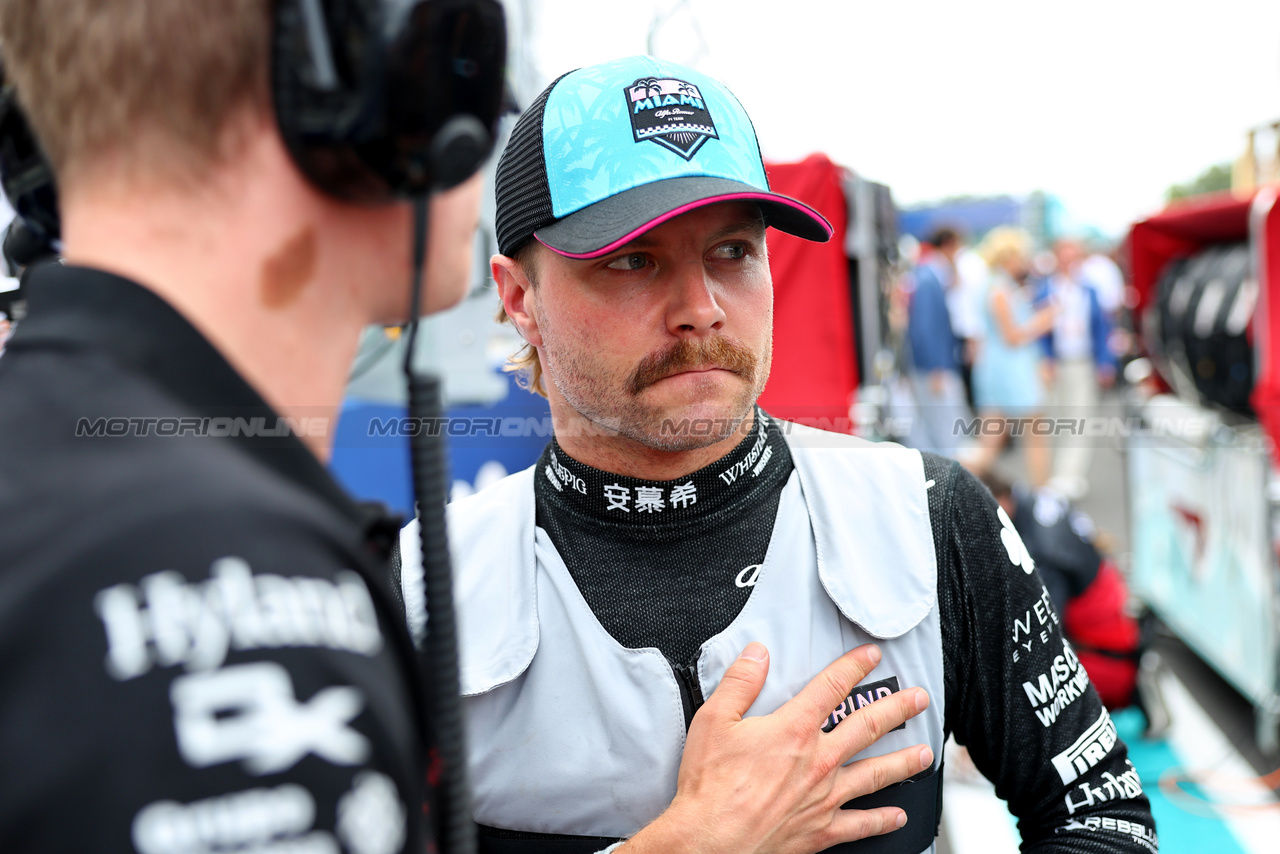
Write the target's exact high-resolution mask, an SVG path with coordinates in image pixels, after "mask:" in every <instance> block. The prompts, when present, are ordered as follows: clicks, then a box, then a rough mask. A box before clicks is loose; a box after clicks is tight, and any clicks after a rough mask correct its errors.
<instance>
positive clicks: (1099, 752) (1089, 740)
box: [1053, 709, 1116, 784]
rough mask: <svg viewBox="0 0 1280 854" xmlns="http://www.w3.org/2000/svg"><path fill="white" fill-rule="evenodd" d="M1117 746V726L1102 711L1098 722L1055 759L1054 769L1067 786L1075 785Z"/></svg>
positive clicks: (1104, 710) (1105, 712) (1105, 711)
mask: <svg viewBox="0 0 1280 854" xmlns="http://www.w3.org/2000/svg"><path fill="white" fill-rule="evenodd" d="M1115 746H1116V725H1115V724H1114V723H1112V722H1111V715H1109V714H1107V710H1106V709H1103V710H1102V715H1101V716H1099V718H1098V720H1097V721H1096V722H1095V723H1094V724H1093V726H1091V727H1089V728H1088V729H1087V730H1085V731H1084V734H1082V735H1081V736H1080V737H1079V738H1077V739H1076V740H1075V743H1074V744H1072V745H1071V746H1070V747H1068V748H1067V749H1066V750H1064V751H1062V752H1061V753H1059V754H1058V755H1057V756H1055V757H1053V767H1054V768H1055V769H1056V770H1057V772H1058V776H1059V777H1061V778H1062V782H1063V783H1066V784H1070V783H1074V782H1075V781H1076V780H1078V779H1079V778H1080V776H1081V775H1082V774H1085V773H1087V772H1088V771H1089V769H1091V768H1093V767H1094V766H1095V765H1097V764H1098V763H1099V762H1101V761H1102V760H1103V759H1105V758H1106V756H1107V754H1108V753H1110V752H1111V748H1113V747H1115Z"/></svg>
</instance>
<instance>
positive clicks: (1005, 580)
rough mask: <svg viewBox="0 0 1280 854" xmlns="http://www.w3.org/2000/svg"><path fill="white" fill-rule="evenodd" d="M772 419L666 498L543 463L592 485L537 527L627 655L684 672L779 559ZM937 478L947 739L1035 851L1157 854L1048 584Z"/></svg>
mask: <svg viewBox="0 0 1280 854" xmlns="http://www.w3.org/2000/svg"><path fill="white" fill-rule="evenodd" d="M763 420H764V419H757V426H756V427H755V428H753V429H752V431H751V433H750V435H748V436H747V437H746V438H745V439H743V441H742V442H740V443H739V445H738V447H737V448H735V450H734V451H732V452H730V454H728V455H727V456H726V457H724V458H723V459H721V460H719V461H717V462H716V463H714V464H713V465H711V466H708V467H707V468H705V469H703V470H700V471H698V472H695V473H693V474H692V475H689V476H686V477H682V478H679V479H678V480H675V481H670V482H665V483H658V482H649V481H643V480H638V479H635V478H626V477H620V476H617V475H614V474H608V473H605V472H601V471H599V470H597V469H593V468H591V467H589V466H585V465H583V464H581V463H579V462H577V461H576V460H573V459H572V458H570V457H569V456H568V455H567V454H566V453H565V452H564V450H563V449H561V448H560V447H559V445H558V443H556V442H555V441H554V440H553V441H552V443H551V444H550V445H549V446H548V447H547V449H546V450H545V451H544V453H543V457H542V459H541V460H540V461H539V464H538V470H539V471H542V469H543V468H545V467H546V466H547V465H553V466H557V467H558V468H557V470H558V471H563V472H565V474H564V476H565V477H568V478H581V479H582V480H583V481H585V484H586V489H585V490H582V491H579V490H574V489H565V490H562V491H557V490H555V489H553V488H551V486H550V485H549V482H548V481H547V479H546V478H543V477H537V478H535V479H534V483H535V487H534V489H535V493H536V497H537V522H538V525H539V527H541V528H543V529H545V530H546V532H547V533H548V535H549V536H550V538H551V540H552V542H553V543H554V544H555V546H556V548H557V550H558V551H559V552H560V554H561V556H562V557H563V558H564V560H565V563H566V565H567V566H568V568H569V571H570V573H571V574H572V575H573V577H574V580H575V581H576V582H577V584H578V587H579V589H580V590H581V591H582V593H583V597H584V598H585V599H586V601H587V603H588V604H589V605H590V606H591V608H592V610H593V612H595V614H596V616H597V618H598V619H599V620H600V622H601V624H602V625H603V626H604V627H605V628H606V629H607V630H608V631H609V632H610V634H612V635H613V636H614V637H615V638H617V639H618V641H619V642H620V643H622V644H623V645H625V646H629V647H649V646H652V647H657V648H658V649H661V650H662V651H663V652H665V653H666V654H667V656H668V658H670V659H671V660H672V662H673V664H674V665H676V666H677V668H678V667H679V666H681V665H685V666H687V665H688V664H690V663H691V662H692V661H694V660H695V659H696V656H697V654H698V650H699V647H700V646H701V644H702V643H703V641H705V640H706V639H708V638H709V637H711V636H713V635H715V634H716V633H718V632H719V631H721V630H723V629H724V628H725V627H726V626H728V624H729V623H730V622H732V620H733V618H734V617H735V616H736V615H737V613H738V611H739V610H741V608H742V606H743V605H744V604H745V603H746V600H747V598H748V597H749V596H750V594H751V590H752V587H751V586H750V584H749V583H743V582H746V581H749V580H750V570H751V568H752V567H753V566H754V565H756V564H759V563H760V562H762V561H763V559H764V555H765V552H766V550H767V548H768V544H769V537H770V534H771V532H772V529H773V524H774V518H775V517H776V514H777V510H778V504H779V497H780V495H781V490H782V487H783V486H784V485H785V484H786V482H787V480H788V478H789V476H790V474H791V472H792V469H793V465H792V462H791V457H790V453H789V451H788V449H787V445H786V443H785V441H784V440H783V438H782V434H781V429H782V426H783V425H780V423H779V422H777V421H773V420H772V419H769V420H770V424H769V427H768V429H767V430H766V435H765V436H764V438H763V440H762V439H761V436H760V434H759V425H760V424H761V423H762V421H763ZM759 441H765V442H767V446H768V450H769V454H768V462H767V464H766V465H764V466H761V467H759V468H758V470H757V468H755V467H752V466H745V465H742V464H740V462H742V461H746V462H751V463H755V462H756V460H757V459H758V458H759V457H760V456H761V454H760V453H759V452H758V449H757V448H756V447H755V446H756V444H757V442H759ZM753 452H754V453H753ZM924 469H925V477H926V479H927V480H929V481H932V485H931V486H930V488H929V490H928V496H929V512H930V517H931V523H932V528H933V539H934V548H935V551H936V553H937V559H938V607H939V612H940V616H941V625H942V655H943V659H944V665H943V666H944V678H945V684H946V713H945V721H944V729H945V731H946V732H947V733H949V734H952V735H954V736H955V738H956V741H958V742H959V743H960V744H963V745H965V746H967V747H968V749H969V752H970V755H971V756H972V757H973V761H974V763H975V764H976V765H977V767H978V768H979V770H981V771H982V773H983V774H984V775H986V776H987V777H988V779H990V780H991V781H992V782H993V783H994V784H995V787H996V794H998V795H999V796H1000V797H1001V798H1003V799H1004V800H1005V801H1007V802H1008V804H1009V809H1010V810H1011V812H1012V813H1013V814H1014V815H1015V816H1017V817H1018V819H1019V829H1020V831H1021V833H1022V838H1023V850H1025V851H1035V852H1044V853H1045V854H1047V852H1096V854H1101V852H1120V851H1124V852H1149V851H1153V850H1155V849H1156V847H1157V843H1156V836H1155V830H1154V823H1153V821H1152V818H1151V812H1150V807H1149V804H1148V802H1147V799H1146V797H1145V796H1144V795H1143V794H1142V790H1141V786H1140V784H1139V782H1138V778H1137V773H1136V772H1135V771H1134V769H1133V766H1132V764H1131V763H1130V762H1129V761H1128V759H1127V758H1126V755H1127V751H1126V749H1125V746H1124V744H1123V743H1121V742H1118V741H1114V742H1113V738H1114V729H1113V728H1110V727H1109V721H1107V722H1104V723H1100V720H1101V719H1103V709H1102V705H1101V703H1100V702H1099V701H1098V698H1097V695H1096V694H1095V692H1094V691H1093V689H1092V688H1091V687H1090V686H1089V685H1088V683H1087V677H1083V676H1080V675H1078V674H1080V673H1083V670H1082V669H1080V670H1078V671H1077V670H1076V669H1075V668H1074V667H1073V666H1072V664H1073V662H1072V661H1071V660H1070V658H1072V656H1071V653H1069V652H1067V651H1066V649H1065V648H1064V639H1063V634H1062V627H1061V624H1060V621H1059V617H1058V615H1057V613H1056V612H1055V611H1054V609H1053V606H1052V603H1051V601H1050V599H1049V595H1048V593H1047V592H1046V590H1045V587H1044V585H1043V584H1042V583H1041V580H1040V577H1039V575H1038V574H1037V573H1035V572H1027V571H1024V569H1023V567H1024V566H1029V564H1030V561H1029V560H1027V561H1025V562H1023V556H1022V555H1021V554H1020V553H1019V551H1018V548H1020V541H1018V540H1017V539H1016V535H1014V533H1013V529H1012V526H1011V525H1005V524H1004V523H1003V522H1002V520H1001V519H1000V517H999V515H998V514H997V504H996V502H995V500H994V499H993V498H992V497H991V494H990V493H989V492H988V491H987V490H986V488H985V487H984V486H982V484H981V483H980V482H978V480H977V479H976V478H974V477H973V476H972V475H970V474H969V473H968V472H966V471H965V470H964V469H963V468H961V467H960V466H959V465H958V464H957V463H954V462H952V461H951V460H948V459H945V458H943V457H939V456H935V455H932V454H925V455H924ZM739 470H741V471H743V472H744V473H743V475H742V477H740V478H733V480H732V482H726V478H724V477H722V476H720V475H721V473H724V472H732V471H739ZM753 472H754V474H753ZM684 484H691V485H692V486H693V489H692V490H689V489H687V488H686V490H685V493H686V494H692V495H696V501H693V502H686V503H684V504H683V505H682V506H672V502H671V496H672V495H673V492H672V490H673V488H674V487H676V486H680V485H684ZM614 485H616V486H618V487H621V489H619V490H617V494H618V495H619V496H622V495H623V494H624V493H625V494H626V495H628V496H630V499H629V500H630V501H631V509H632V511H635V510H636V509H637V508H636V504H637V503H638V502H639V498H640V496H643V495H646V494H649V495H653V496H658V495H661V496H664V497H665V498H664V506H663V507H661V508H657V507H651V508H650V510H651V511H653V510H658V511H660V512H647V513H641V512H630V513H626V514H622V513H619V512H616V511H612V510H610V509H609V507H608V505H607V504H605V503H604V502H601V501H600V500H598V499H596V498H594V496H600V495H607V494H608V493H607V492H606V491H605V490H606V488H607V487H611V486H614ZM646 489H648V490H650V491H649V492H648V493H646V492H644V490H646ZM587 496H593V498H590V499H589V498H587ZM850 524H855V525H857V524H875V522H874V520H850ZM1015 559H1016V560H1015ZM1073 748H1074V749H1073ZM1104 749H1105V752H1102V751H1103V750H1104ZM1055 759H1056V760H1057V763H1056V764H1055ZM1059 768H1061V769H1062V770H1059ZM1080 769H1084V770H1083V772H1082V771H1081V770H1080Z"/></svg>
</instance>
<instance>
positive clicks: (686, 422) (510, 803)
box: [402, 57, 1155, 854]
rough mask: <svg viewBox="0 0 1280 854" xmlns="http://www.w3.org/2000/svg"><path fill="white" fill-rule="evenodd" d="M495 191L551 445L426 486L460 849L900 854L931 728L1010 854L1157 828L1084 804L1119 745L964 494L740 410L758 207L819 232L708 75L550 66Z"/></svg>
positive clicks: (843, 444)
mask: <svg viewBox="0 0 1280 854" xmlns="http://www.w3.org/2000/svg"><path fill="white" fill-rule="evenodd" d="M496 192H497V221H496V222H497V237H498V248H499V253H500V254H498V255H496V256H494V258H493V261H492V270H493V275H494V279H495V281H496V283H497V287H498V292H499V294H500V296H501V299H502V314H503V317H504V318H505V319H506V320H508V321H510V322H511V323H513V324H514V325H515V327H516V328H517V329H518V330H519V332H520V334H521V335H522V336H523V338H524V340H525V341H526V342H527V344H528V346H527V348H525V350H524V351H522V353H521V354H519V355H518V357H517V358H516V359H515V362H516V364H517V365H518V366H519V367H520V368H521V369H523V370H524V371H525V372H526V377H527V380H528V382H529V384H530V386H531V388H532V389H534V390H535V391H537V392H539V393H542V394H545V395H546V396H547V397H548V399H549V400H550V403H551V413H552V418H553V421H554V426H555V436H554V438H553V439H552V441H551V442H550V443H549V444H548V446H547V448H546V450H545V451H544V453H543V455H542V458H541V459H540V460H539V461H538V463H537V464H536V465H535V466H534V467H533V468H531V469H528V470H526V471H524V472H520V473H518V474H515V475H512V476H511V477H509V478H506V479H505V480H503V481H501V482H499V483H497V484H495V485H493V486H491V487H489V488H487V489H485V490H483V491H481V492H480V493H477V494H476V495H474V496H472V497H471V498H468V499H466V500H463V501H460V502H457V503H455V504H454V505H453V507H452V508H451V515H450V523H451V525H452V528H451V538H452V539H453V541H454V542H455V544H457V545H455V555H456V557H455V566H456V568H457V582H456V583H457V588H458V589H457V595H458V603H459V614H458V617H459V643H460V660H461V671H462V690H463V693H464V694H465V695H466V696H467V698H468V699H467V701H466V703H467V713H468V721H469V731H470V748H469V749H470V755H471V761H470V764H471V772H472V780H473V781H474V790H475V791H474V795H475V815H476V819H477V821H478V823H479V824H480V825H481V834H480V835H481V850H482V851H488V852H556V854H559V852H565V854H569V852H595V851H602V850H615V849H616V850H620V851H623V852H628V854H644V852H735V854H736V852H746V851H750V852H814V851H821V850H828V849H833V848H834V850H839V851H850V852H853V851H857V852H909V854H916V852H920V851H925V850H930V849H931V848H932V846H933V843H934V836H935V833H936V828H937V825H938V817H939V803H940V794H941V777H942V775H941V774H940V773H939V771H940V768H941V763H940V761H939V760H940V757H941V753H942V747H943V744H944V741H945V737H946V733H947V732H954V733H955V734H956V736H957V738H958V739H959V740H960V741H962V742H964V743H967V744H969V745H970V747H971V750H972V754H973V756H974V759H975V761H976V762H977V764H978V766H979V767H980V768H981V769H982V770H983V771H984V772H986V773H987V774H988V775H989V776H991V777H992V778H993V779H994V780H996V781H997V783H998V791H1000V792H1001V793H1002V794H1004V795H1005V796H1007V797H1008V798H1009V800H1010V806H1011V808H1012V809H1013V811H1014V813H1015V814H1017V815H1019V816H1020V817H1022V818H1023V819H1024V838H1025V839H1026V840H1027V841H1028V842H1029V843H1031V846H1030V848H1029V849H1028V850H1037V851H1050V850H1066V849H1065V847H1070V850H1072V851H1144V850H1149V849H1151V848H1153V847H1154V845H1155V835H1154V830H1153V829H1152V828H1153V825H1152V822H1151V818H1150V813H1149V810H1148V807H1147V803H1146V800H1145V798H1143V797H1142V794H1141V789H1140V787H1137V784H1136V782H1135V783H1133V785H1132V786H1130V787H1129V788H1128V789H1123V790H1121V789H1114V790H1109V791H1110V792H1111V793H1110V794H1107V793H1106V792H1103V793H1102V794H1094V792H1102V789H1100V788H1099V787H1101V786H1103V778H1102V777H1101V776H1099V775H1101V774H1103V773H1104V772H1105V773H1107V774H1111V775H1112V776H1113V777H1116V779H1121V778H1120V777H1119V776H1118V775H1122V774H1124V773H1126V772H1127V771H1128V770H1129V768H1130V767H1131V766H1127V765H1126V760H1125V749H1124V746H1123V745H1122V744H1118V743H1117V742H1116V740H1115V738H1114V733H1115V731H1114V727H1113V726H1112V725H1111V722H1110V719H1109V718H1108V717H1107V716H1106V712H1105V711H1104V710H1103V709H1102V707H1101V705H1100V704H1099V702H1098V699H1097V696H1096V695H1095V694H1094V693H1093V692H1092V690H1091V689H1090V688H1089V686H1088V679H1087V676H1085V675H1084V671H1083V670H1081V669H1080V668H1079V667H1078V662H1077V661H1076V660H1075V657H1074V655H1073V654H1072V653H1071V652H1070V650H1069V649H1068V648H1066V647H1065V646H1064V642H1063V640H1062V635H1061V630H1060V628H1059V625H1058V618H1057V617H1056V615H1054V614H1053V612H1052V608H1051V606H1050V605H1048V604H1046V603H1045V602H1044V601H1042V598H1041V597H1042V596H1045V597H1047V594H1045V593H1044V587H1043V585H1042V584H1041V583H1040V580H1039V577H1038V576H1037V575H1035V574H1034V572H1033V568H1032V565H1031V562H1030V559H1029V558H1027V557H1026V556H1025V549H1023V548H1022V544H1021V541H1019V540H1018V539H1017V535H1016V533H1015V532H1013V531H1012V527H1011V526H1007V527H1008V530H1007V531H1006V530H1005V529H1006V526H1005V525H1004V524H1002V520H1001V519H1000V517H999V516H998V515H997V507H996V505H995V503H994V501H993V500H992V499H991V497H990V495H989V494H988V493H986V492H985V490H984V489H983V488H982V487H981V485H980V484H978V483H977V482H976V481H975V480H974V479H973V478H972V477H970V476H969V475H967V474H965V473H964V472H963V471H962V470H961V469H959V468H958V467H957V466H956V465H954V464H952V463H950V461H947V460H944V459H942V458H940V457H935V456H926V457H924V458H922V456H921V454H919V453H918V452H916V451H912V450H907V449H904V448H900V447H897V446H894V445H873V444H871V443H867V442H863V441H860V440H856V439H853V438H851V437H848V436H840V435H836V434H831V433H824V432H821V431H817V430H812V429H807V428H803V427H801V426H799V425H795V424H788V423H784V422H780V421H778V420H776V419H774V418H772V417H770V416H769V415H768V414H766V413H765V412H764V411H763V410H761V409H760V408H759V407H758V406H757V405H756V400H757V398H758V397H759V395H760V392H761V390H762V389H763V387H764V384H765V381H766V380H767V379H768V376H769V364H770V356H771V343H772V305H773V289H772V280H771V278H770V272H769V264H768V255H767V244H766V227H770V226H771V227H774V228H778V229H780V230H783V231H787V232H789V233H791V234H795V235H798V236H800V237H802V238H806V239H809V240H816V241H825V240H827V239H829V238H830V236H831V228H830V226H829V225H828V223H827V222H826V220H825V219H824V218H823V217H822V216H821V215H820V214H818V213H817V212H815V211H813V210H812V209H810V208H808V207H807V206H805V205H804V204H802V203H800V202H798V201H796V200H794V199H790V198H787V197H785V196H781V195H778V194H775V193H772V192H770V190H769V187H768V181H767V179H766V176H765V171H764V165H763V162H762V161H761V158H760V153H759V149H758V146H757V143H756V139H755V133H754V131H753V129H752V126H751V123H750V120H749V119H748V117H747V115H746V113H745V111H744V110H743V109H742V107H741V105H740V104H739V103H738V101H737V100H736V99H735V98H734V96H733V95H732V94H731V93H729V92H728V90H727V89H725V88H724V87H723V86H722V85H721V84H719V83H718V82H716V81H715V80H712V79H711V78H709V77H707V76H705V75H703V74H700V73H698V72H696V71H693V70H691V69H688V68H683V67H681V66H677V65H674V64H672V63H668V62H664V61H660V60H655V59H652V58H649V57H636V58H631V59H625V60H619V61H616V62H611V63H605V64H603V65H598V66H593V67H590V68H584V69H579V70H578V71H575V72H571V73H570V74H567V75H565V76H564V77H562V78H560V79H559V80H558V81H556V82H555V83H553V84H552V85H551V86H550V87H549V88H548V89H547V90H546V91H544V92H543V93H542V95H541V96H540V97H539V99H538V100H537V101H535V102H534V104H533V105H532V106H531V107H530V108H529V109H528V110H527V111H526V112H525V114H524V115H523V116H522V117H521V119H520V121H519V122H518V123H517V125H516V128H515V130H514V131H513V134H512V137H511V140H510V142H509V143H508V145H507V148H506V151H505V153H504V154H503V158H502V160H501V162H500V164H499V167H498V173H497V187H496ZM960 531H964V532H965V538H964V539H963V542H962V538H961V536H960V534H959V532H960ZM407 536H409V537H410V539H409V540H407V542H412V537H415V536H416V532H415V531H413V530H412V528H410V529H407ZM403 541H404V540H402V542H403ZM405 553H406V558H408V559H410V560H411V556H412V554H413V552H412V550H411V549H406V550H405ZM404 574H405V578H406V579H411V578H412V577H413V576H414V574H415V567H414V566H412V565H411V564H410V563H406V564H405V567H404ZM405 586H406V589H408V588H411V587H412V585H411V584H406V585H405ZM414 610H415V609H412V608H411V609H410V612H411V613H412V612H413V611H414ZM1019 621H1022V622H1019ZM1018 626H1022V627H1023V628H1022V629H1019V628H1018ZM1011 633H1012V639H1011V637H1010V635H1011ZM832 662H834V663H832ZM1055 667H1056V669H1055ZM873 669H874V672H872V670H873ZM1046 674H1047V675H1046ZM766 677H767V678H766ZM1024 684H1025V685H1029V686H1030V690H1029V691H1024ZM1032 695H1033V696H1032ZM1050 718H1053V719H1054V720H1056V723H1054V721H1049V723H1046V722H1045V721H1047V720H1049V719H1050ZM1082 757H1083V758H1082ZM851 758H852V759H855V761H854V762H853V763H852V764H849V765H847V766H846V765H844V763H845V762H846V761H848V760H849V759H851ZM1113 772H1114V773H1113ZM1123 779H1124V780H1126V781H1127V780H1130V779H1132V780H1136V774H1135V775H1131V777H1124V778H1123ZM904 781H905V782H904ZM1076 783H1088V784H1089V785H1090V786H1091V787H1092V788H1090V789H1088V790H1087V791H1088V792H1089V793H1090V797H1091V798H1092V800H1090V801H1089V802H1088V803H1086V802H1085V801H1084V800H1083V799H1082V796H1081V795H1080V792H1079V790H1077V789H1076V788H1075V786H1076ZM1117 785H1118V784H1117ZM1134 787H1137V788H1136V791H1135V790H1134ZM849 802H852V803H849ZM846 803H848V805H849V808H847V809H843V808H842V805H845V804H846ZM1073 818H1074V819H1079V820H1080V821H1078V822H1077V824H1079V827H1080V829H1072V828H1068V827H1067V825H1068V824H1069V822H1070V821H1071V820H1072V819H1073ZM1117 821H1118V822H1120V824H1117V823H1116V822H1117ZM1090 822H1095V823H1097V827H1096V828H1095V827H1093V826H1092V825H1091V824H1090ZM1120 825H1123V828H1124V833H1120V832H1118V831H1116V829H1115V828H1116V827H1119V826H1120ZM1073 827H1074V826H1073ZM1058 830H1061V831H1062V832H1061V833H1060V834H1058V833H1056V831H1058ZM1130 831H1132V833H1130ZM1131 837H1132V838H1131ZM1138 839H1140V840H1141V841H1140V842H1139V841H1136V840H1138ZM1059 846H1064V847H1063V848H1061V849H1060V848H1059Z"/></svg>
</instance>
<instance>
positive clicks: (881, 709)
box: [826, 688, 929, 774]
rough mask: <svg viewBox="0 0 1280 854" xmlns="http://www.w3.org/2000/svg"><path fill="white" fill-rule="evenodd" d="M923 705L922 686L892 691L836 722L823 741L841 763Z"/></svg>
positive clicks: (925, 699)
mask: <svg viewBox="0 0 1280 854" xmlns="http://www.w3.org/2000/svg"><path fill="white" fill-rule="evenodd" d="M927 708H929V692H927V691H925V690H924V689H923V688H905V689H903V690H901V691H899V692H897V693H896V694H890V695H889V696H888V697H885V698H884V699H881V700H876V701H875V702H874V703H871V704H870V705H867V706H863V707H862V708H861V709H858V711H857V712H855V713H854V714H852V715H849V717H847V718H845V719H844V720H842V721H840V723H839V724H838V725H837V726H836V728H835V729H833V730H832V731H831V732H830V733H828V734H827V735H826V744H827V745H828V748H829V749H830V750H831V751H833V752H834V754H835V756H834V758H835V761H836V763H837V764H842V763H844V762H847V761H848V760H849V758H850V757H852V756H854V755H856V754H858V753H861V752H862V751H863V750H865V749H866V748H868V747H870V746H871V745H872V744H875V743H876V742H877V741H879V740H880V737H881V736H883V735H884V734H885V733H887V732H889V731H891V730H893V729H895V728H897V727H899V726H901V725H902V724H904V723H906V722H907V721H908V720H910V719H911V718H914V717H915V716H916V715H918V714H920V713H921V712H923V711H924V710H925V709H927ZM917 770H918V769H917ZM911 773H913V774H914V773H915V772H914V771H913V772H911Z"/></svg>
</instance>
